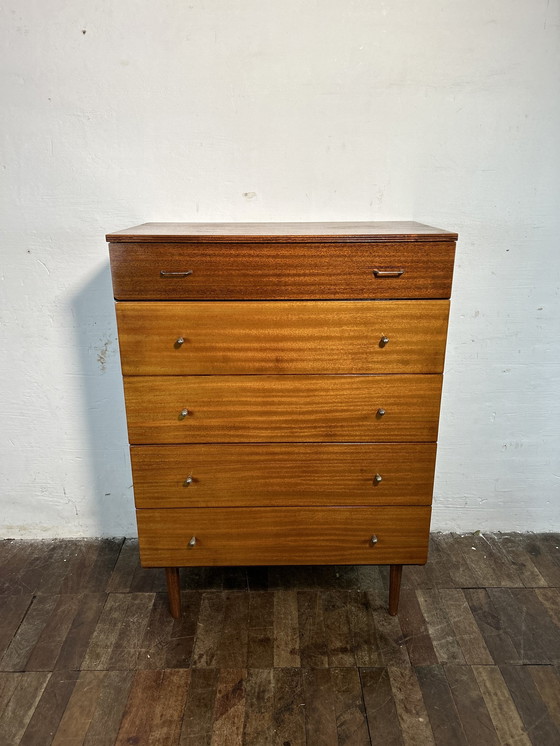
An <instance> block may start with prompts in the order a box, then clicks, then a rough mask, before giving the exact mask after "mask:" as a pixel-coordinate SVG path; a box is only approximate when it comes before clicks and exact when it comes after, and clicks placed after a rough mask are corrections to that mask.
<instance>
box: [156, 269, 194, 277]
mask: <svg viewBox="0 0 560 746" xmlns="http://www.w3.org/2000/svg"><path fill="white" fill-rule="evenodd" d="M192 273H193V271H192V269H187V271H186V272H165V270H163V269H161V270H160V272H159V276H160V277H188V276H189V275H192Z"/></svg>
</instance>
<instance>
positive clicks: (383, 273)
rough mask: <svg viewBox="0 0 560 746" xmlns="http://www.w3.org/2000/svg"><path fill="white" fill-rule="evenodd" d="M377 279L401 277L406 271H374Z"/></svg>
mask: <svg viewBox="0 0 560 746" xmlns="http://www.w3.org/2000/svg"><path fill="white" fill-rule="evenodd" d="M373 274H374V276H375V277H400V276H401V275H404V269H374V270H373Z"/></svg>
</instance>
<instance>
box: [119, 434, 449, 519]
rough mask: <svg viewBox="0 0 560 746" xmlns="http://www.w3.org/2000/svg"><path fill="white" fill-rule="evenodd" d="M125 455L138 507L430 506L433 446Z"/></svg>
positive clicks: (136, 451)
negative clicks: (129, 463) (130, 464)
mask: <svg viewBox="0 0 560 746" xmlns="http://www.w3.org/2000/svg"><path fill="white" fill-rule="evenodd" d="M130 454H131V460H132V474H133V478H134V496H135V500H136V507H137V508H187V507H189V508H194V507H199V508H204V507H207V508H210V507H235V506H250V505H253V506H257V505H261V506H274V505H430V504H431V500H432V488H433V480H434V476H433V475H434V463H435V457H436V445H435V443H406V444H391V445H387V444H364V443H360V444H347V443H344V444H341V443H337V444H334V443H333V444H319V443H302V444H295V443H289V444H288V443H282V444H271V443H268V444H263V445H249V444H235V445H227V444H207V445H196V444H193V445H180V446H176V445H169V446H132V448H131V449H130ZM377 474H378V475H379V476H381V480H382V481H376V480H375V476H376V475H377ZM185 482H186V483H185Z"/></svg>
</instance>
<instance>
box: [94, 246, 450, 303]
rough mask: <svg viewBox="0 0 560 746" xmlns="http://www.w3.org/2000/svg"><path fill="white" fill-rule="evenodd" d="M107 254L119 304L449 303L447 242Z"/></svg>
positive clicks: (142, 249)
mask: <svg viewBox="0 0 560 746" xmlns="http://www.w3.org/2000/svg"><path fill="white" fill-rule="evenodd" d="M109 250H110V256H111V272H112V277H113V290H114V295H115V298H117V299H119V300H141V299H145V300H165V299H168V300H173V299H193V300H196V299H201V300H202V299H211V300H220V299H232V300H234V299H238V300H244V299H246V300H257V299H270V300H279V299H290V298H312V299H320V298H325V299H327V298H334V299H337V298H449V297H450V293H451V278H452V273H453V259H454V255H455V242H454V241H421V242H411V241H407V242H387V243H358V242H355V243H353V242H346V243H328V242H325V243H282V242H274V243H242V242H239V243H238V242H236V243H221V244H220V243H207V242H205V243H196V242H194V243H192V242H189V243H164V242H162V243H148V244H146V243H128V242H127V243H111V244H110V245H109ZM162 272H163V273H165V274H163V275H162ZM173 273H180V274H179V275H177V274H173Z"/></svg>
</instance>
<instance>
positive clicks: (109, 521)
mask: <svg viewBox="0 0 560 746" xmlns="http://www.w3.org/2000/svg"><path fill="white" fill-rule="evenodd" d="M71 310H72V314H73V316H74V329H75V333H76V335H77V339H76V344H75V348H76V350H77V353H78V355H79V370H80V372H81V377H82V379H83V386H82V387H81V388H82V396H83V403H82V406H83V413H84V421H83V425H84V428H83V432H84V434H85V436H86V437H87V440H88V445H89V448H88V449H87V451H88V457H89V464H88V466H89V474H90V480H89V483H88V484H84V485H83V489H82V490H81V493H82V494H83V495H84V496H85V498H84V499H85V500H87V501H89V503H90V504H89V505H88V504H84V505H83V506H82V510H83V518H84V519H85V518H86V516H89V520H90V522H91V523H92V524H94V525H95V523H96V524H97V527H96V533H97V535H98V536H135V535H136V522H135V520H134V501H133V494H132V476H131V472H130V459H129V451H128V437H127V430H126V418H125V409H124V396H123V388H122V379H121V368H120V360H119V349H118V342H117V327H116V320H115V309H114V301H113V290H112V284H111V272H110V268H109V263H108V262H107V264H105V265H104V266H103V268H102V269H101V270H99V271H98V272H97V273H96V274H95V275H94V276H93V277H91V279H90V280H89V281H88V282H87V283H86V284H85V285H84V286H83V288H82V289H81V290H80V292H78V293H77V294H76V295H75V296H74V297H73V298H72V300H71ZM84 473H85V474H86V475H87V473H88V469H87V468H86V469H84Z"/></svg>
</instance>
